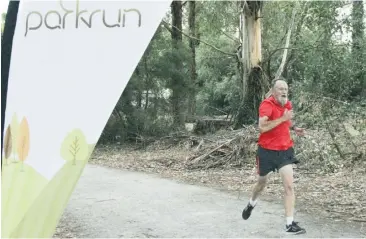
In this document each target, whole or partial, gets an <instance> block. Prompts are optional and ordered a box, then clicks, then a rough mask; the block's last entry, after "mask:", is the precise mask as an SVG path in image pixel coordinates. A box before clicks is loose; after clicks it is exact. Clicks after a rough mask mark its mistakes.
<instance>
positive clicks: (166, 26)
mask: <svg viewBox="0 0 366 239" xmlns="http://www.w3.org/2000/svg"><path fill="white" fill-rule="evenodd" d="M162 23H163V25H164V27H165V28H166V29H168V30H169V31H170V32H171V31H172V29H171V28H170V27H169V26H168V25H170V26H171V27H174V28H175V29H177V30H178V31H179V32H181V33H182V34H183V35H184V36H186V37H188V38H191V39H194V40H197V41H199V42H202V43H203V44H205V45H207V46H209V47H211V48H213V49H215V50H216V51H218V52H221V53H222V54H225V55H229V56H236V54H235V53H230V52H225V51H223V50H220V49H219V48H217V47H215V46H214V45H212V44H210V43H207V42H205V41H203V40H201V39H198V38H196V37H193V36H190V35H188V34H186V33H184V32H183V31H181V30H180V29H178V28H177V27H175V26H173V25H172V24H170V23H168V22H166V21H164V20H163V21H162Z"/></svg>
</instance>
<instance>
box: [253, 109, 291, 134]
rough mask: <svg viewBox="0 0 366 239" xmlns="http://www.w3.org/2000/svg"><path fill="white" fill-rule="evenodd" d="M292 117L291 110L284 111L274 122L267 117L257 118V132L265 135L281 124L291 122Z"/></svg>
mask: <svg viewBox="0 0 366 239" xmlns="http://www.w3.org/2000/svg"><path fill="white" fill-rule="evenodd" d="M292 117H293V113H292V110H287V109H286V110H285V112H284V114H283V115H282V116H281V117H280V118H278V119H275V120H268V116H265V115H264V116H262V117H260V118H259V132H260V133H265V132H268V131H270V130H272V129H273V128H274V127H276V126H278V125H280V124H282V123H283V122H286V121H288V120H291V119H292Z"/></svg>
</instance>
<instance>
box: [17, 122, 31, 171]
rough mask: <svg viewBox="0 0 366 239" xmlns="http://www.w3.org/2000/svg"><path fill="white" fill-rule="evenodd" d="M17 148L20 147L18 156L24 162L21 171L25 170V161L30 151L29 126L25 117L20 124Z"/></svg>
mask: <svg viewBox="0 0 366 239" xmlns="http://www.w3.org/2000/svg"><path fill="white" fill-rule="evenodd" d="M17 143H18V144H17V146H18V147H17V149H18V157H19V160H20V161H21V163H22V167H21V171H22V172H23V171H24V161H25V159H26V158H27V156H28V153H29V126H28V121H27V119H26V118H25V117H23V119H22V121H21V122H20V125H19V132H18V136H17Z"/></svg>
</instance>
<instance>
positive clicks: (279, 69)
mask: <svg viewBox="0 0 366 239" xmlns="http://www.w3.org/2000/svg"><path fill="white" fill-rule="evenodd" d="M299 6H300V4H299V2H297V3H296V6H295V7H294V9H293V10H292V18H291V22H290V25H289V28H288V32H287V38H286V43H285V48H286V49H285V50H284V51H283V56H282V62H281V64H280V67H279V68H278V70H277V72H276V75H275V78H278V77H279V76H281V75H282V72H283V69H284V67H285V63H286V59H287V53H288V47H289V45H290V39H291V33H292V28H293V27H294V22H295V16H296V12H297V9H298V8H299Z"/></svg>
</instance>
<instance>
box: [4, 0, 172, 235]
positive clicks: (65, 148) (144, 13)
mask: <svg viewBox="0 0 366 239" xmlns="http://www.w3.org/2000/svg"><path fill="white" fill-rule="evenodd" d="M170 3H171V1H160V2H158V1H132V0H131V1H130V2H128V1H21V2H20V6H19V12H18V20H17V25H16V30H15V35H14V40H13V49H12V56H11V65H10V71H9V83H8V98H7V107H6V117H5V129H4V143H5V145H4V149H5V151H6V152H3V154H4V153H5V154H4V155H6V156H8V157H6V159H4V158H3V172H2V173H3V176H2V236H3V237H43V236H45V237H50V236H52V233H53V230H54V228H55V226H56V225H57V222H58V219H59V217H60V216H61V214H62V212H63V209H64V207H65V205H66V203H67V201H68V199H69V196H70V194H71V193H72V190H73V188H74V186H75V184H76V182H77V180H78V179H79V177H80V174H81V172H82V170H83V168H84V166H85V163H86V162H87V160H88V159H89V156H90V154H91V152H92V150H93V148H94V146H95V144H96V143H97V141H98V139H99V137H100V135H101V133H102V131H103V129H104V127H105V124H106V123H107V120H108V118H109V117H110V114H111V113H112V110H113V109H114V107H115V105H116V103H117V101H118V99H119V98H120V96H121V94H122V92H123V90H124V88H125V86H126V84H127V83H128V80H129V79H130V77H131V75H132V73H133V71H134V70H135V67H136V66H137V64H138V62H139V60H140V58H141V57H142V55H143V53H144V51H145V49H146V47H147V46H148V44H149V42H150V40H151V38H152V36H153V34H154V33H155V31H156V29H157V27H158V25H159V24H160V21H161V20H162V18H163V17H164V15H165V14H166V12H167V11H169V6H170ZM95 176H96V177H103V175H95Z"/></svg>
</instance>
